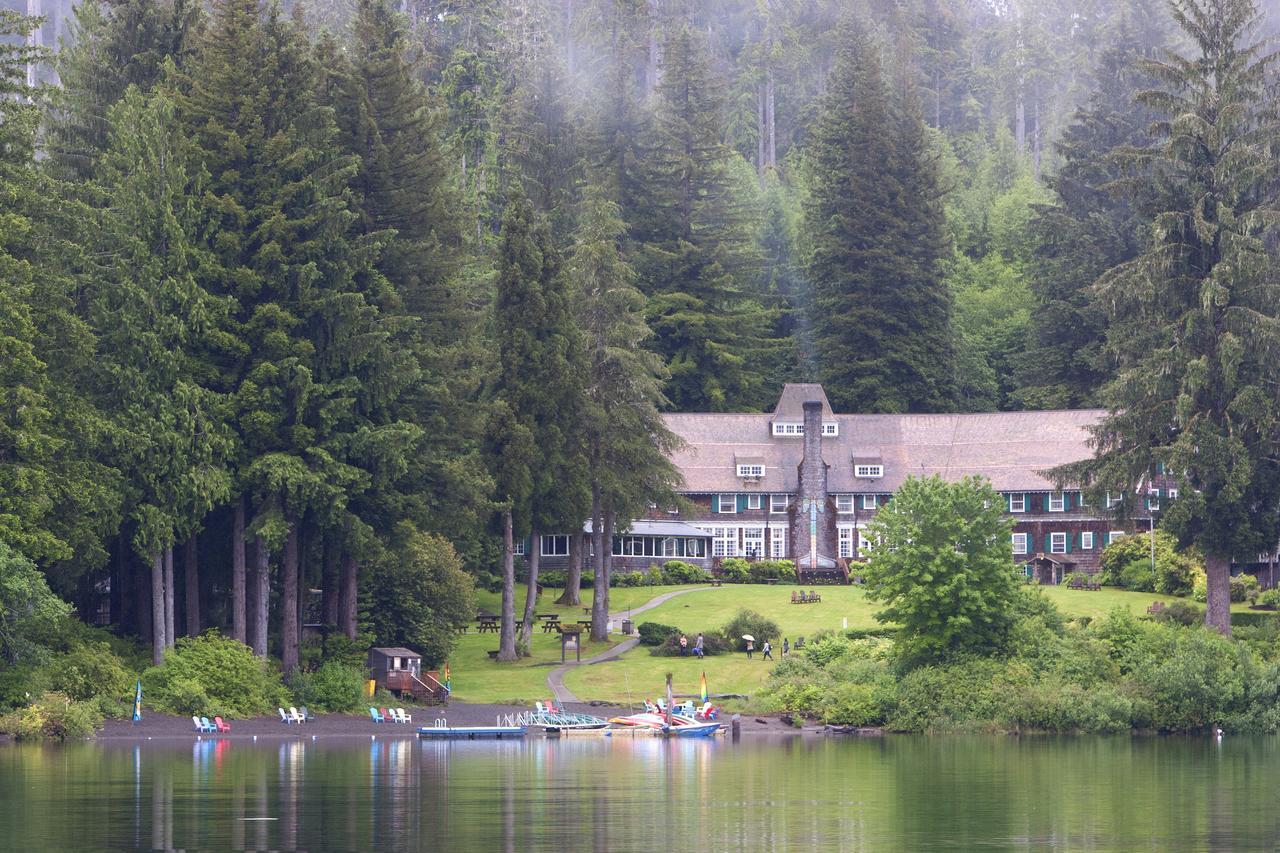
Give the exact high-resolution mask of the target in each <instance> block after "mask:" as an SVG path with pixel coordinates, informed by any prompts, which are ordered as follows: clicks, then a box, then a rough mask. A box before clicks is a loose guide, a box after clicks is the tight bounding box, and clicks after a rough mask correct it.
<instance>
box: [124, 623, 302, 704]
mask: <svg viewBox="0 0 1280 853" xmlns="http://www.w3.org/2000/svg"><path fill="white" fill-rule="evenodd" d="M142 688H143V695H144V696H146V697H147V704H149V705H150V706H151V707H153V708H155V709H156V710H157V711H165V712H169V713H176V714H183V715H186V714H192V713H197V712H198V713H201V714H221V715H223V716H233V717H235V716H239V717H249V716H253V715H256V714H270V713H272V712H273V711H274V710H275V709H276V707H277V706H279V705H284V704H287V703H286V699H287V698H288V693H287V692H286V690H285V689H284V685H283V684H281V682H280V674H279V673H278V672H276V671H275V669H274V668H272V667H271V666H270V665H269V664H268V663H267V662H266V661H264V660H261V659H259V658H257V657H254V654H253V651H252V650H251V649H250V648H249V647H248V646H246V645H244V644H243V643H238V642H236V641H235V640H232V639H230V638H228V637H224V636H222V635H221V634H219V633H217V632H216V631H208V632H206V633H204V634H201V635H200V636H199V637H194V638H192V637H182V638H180V639H179V640H178V642H177V645H176V646H175V647H174V648H172V649H170V650H169V651H168V652H166V653H165V657H164V663H163V664H161V665H160V666H153V667H151V668H149V669H148V670H147V671H146V672H144V673H143V675H142ZM201 695H203V696H204V697H205V701H207V703H208V704H207V705H206V706H205V707H203V708H201V709H199V710H198V711H197V710H190V711H188V710H186V709H187V708H188V707H190V703H192V702H197V701H200V700H201Z"/></svg>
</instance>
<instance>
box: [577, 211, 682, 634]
mask: <svg viewBox="0 0 1280 853" xmlns="http://www.w3.org/2000/svg"><path fill="white" fill-rule="evenodd" d="M623 231H624V226H623V223H622V218H621V210H619V208H618V206H617V205H615V204H614V203H613V202H611V201H609V200H608V198H607V196H606V194H605V192H604V191H602V190H600V189H599V188H594V189H593V190H591V191H589V193H588V196H587V199H586V202H585V209H584V211H583V214H582V224H581V225H580V226H579V229H578V237H577V241H576V243H575V246H574V252H573V257H572V260H571V261H570V263H569V268H568V273H569V279H570V280H571V281H573V282H574V283H575V285H576V288H577V292H576V301H577V302H578V311H577V322H578V325H579V327H580V328H581V329H582V332H583V338H584V351H585V361H586V393H585V397H586V401H585V406H584V415H583V418H582V420H581V425H582V436H581V441H582V444H583V449H584V455H585V460H584V461H585V468H586V470H587V471H588V472H589V476H590V490H591V531H592V535H593V538H594V540H595V543H594V544H595V546H596V547H595V550H594V563H593V575H594V589H595V596H594V599H593V601H592V627H591V636H592V639H596V640H602V639H605V638H606V637H607V627H608V626H607V621H608V616H609V595H608V589H609V577H608V572H607V568H606V567H607V564H606V560H605V557H606V551H607V550H608V549H609V544H608V543H609V540H608V539H606V538H605V536H604V530H605V519H606V516H608V517H609V518H613V519H614V520H615V521H614V523H615V524H619V525H623V526H625V525H626V524H628V523H629V522H630V521H631V519H633V518H638V517H640V516H641V515H643V514H644V512H645V510H646V508H647V507H648V506H649V504H651V503H659V502H661V503H663V504H664V505H665V504H669V503H670V502H671V501H672V500H673V499H674V490H675V485H676V482H677V481H678V479H679V472H677V471H676V469H675V467H674V466H673V465H672V463H671V460H670V456H669V454H670V452H671V451H672V450H674V449H675V447H676V445H677V439H676V437H675V436H674V435H673V434H672V433H671V431H670V430H669V429H668V428H667V426H666V423H665V421H664V420H663V419H662V416H661V414H659V408H660V407H661V406H662V405H663V404H664V403H665V402H666V400H665V398H664V397H663V395H662V382H663V380H664V379H665V378H666V370H665V368H664V367H663V364H662V361H661V359H660V358H659V357H658V356H657V355H656V354H655V353H652V352H650V351H648V350H646V349H645V348H644V344H645V342H646V340H647V339H648V338H649V337H650V336H651V335H652V332H651V331H650V329H649V327H648V326H647V325H646V324H645V322H644V314H643V310H644V296H643V295H642V294H641V293H640V291H639V289H638V288H637V287H636V275H635V272H634V271H633V270H632V269H631V267H630V266H629V265H628V264H627V263H626V261H625V260H624V258H623V257H622V254H621V251H620V245H619V244H620V241H621V239H622V236H623ZM575 529H576V528H575ZM596 534H600V535H598V536H597V535H596ZM580 556H581V555H580V554H579V557H580ZM578 568H579V569H580V568H581V567H580V566H578ZM572 580H573V579H572V578H571V579H570V585H569V588H566V590H565V596H566V598H565V599H563V601H564V603H568V604H576V603H577V599H576V596H577V592H578V590H577V588H576V585H574V584H573V582H572Z"/></svg>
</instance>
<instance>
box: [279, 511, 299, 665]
mask: <svg viewBox="0 0 1280 853" xmlns="http://www.w3.org/2000/svg"><path fill="white" fill-rule="evenodd" d="M286 521H287V522H288V524H289V535H288V536H286V537H285V540H284V559H283V560H282V561H281V564H280V668H281V669H282V670H283V671H284V677H285V678H286V679H291V678H292V677H293V674H294V673H295V672H297V670H298V633H299V632H298V522H297V520H295V519H292V518H288V519H286Z"/></svg>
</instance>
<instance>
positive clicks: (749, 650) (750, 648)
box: [747, 640, 756, 660]
mask: <svg viewBox="0 0 1280 853" xmlns="http://www.w3.org/2000/svg"><path fill="white" fill-rule="evenodd" d="M755 650H756V644H755V643H754V642H752V641H751V640H747V660H751V653H752V652H754V651H755Z"/></svg>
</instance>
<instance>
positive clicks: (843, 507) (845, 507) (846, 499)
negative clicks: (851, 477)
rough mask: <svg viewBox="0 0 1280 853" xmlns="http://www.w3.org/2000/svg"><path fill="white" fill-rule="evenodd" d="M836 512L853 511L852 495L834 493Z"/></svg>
mask: <svg viewBox="0 0 1280 853" xmlns="http://www.w3.org/2000/svg"><path fill="white" fill-rule="evenodd" d="M836 512H853V495H836Z"/></svg>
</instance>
